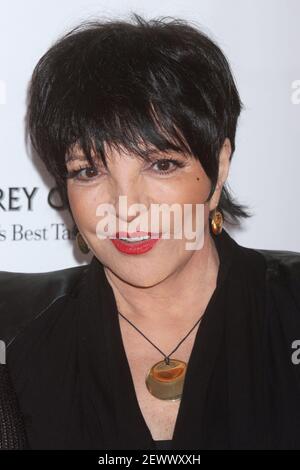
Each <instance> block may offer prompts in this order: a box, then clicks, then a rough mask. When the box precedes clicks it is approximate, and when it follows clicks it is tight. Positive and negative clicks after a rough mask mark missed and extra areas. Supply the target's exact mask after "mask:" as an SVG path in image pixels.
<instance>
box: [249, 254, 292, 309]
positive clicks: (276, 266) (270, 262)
mask: <svg viewBox="0 0 300 470" xmlns="http://www.w3.org/2000/svg"><path fill="white" fill-rule="evenodd" d="M256 251H258V252H259V253H261V254H262V255H263V256H264V258H265V261H266V265H267V270H266V279H267V282H268V285H269V286H272V287H273V289H276V290H280V291H283V290H285V291H286V292H289V294H290V295H291V296H292V298H293V301H294V302H295V303H296V305H297V306H298V313H299V315H298V316H299V318H300V253H299V252H296V251H288V250H262V249H256ZM278 294H279V292H278Z"/></svg>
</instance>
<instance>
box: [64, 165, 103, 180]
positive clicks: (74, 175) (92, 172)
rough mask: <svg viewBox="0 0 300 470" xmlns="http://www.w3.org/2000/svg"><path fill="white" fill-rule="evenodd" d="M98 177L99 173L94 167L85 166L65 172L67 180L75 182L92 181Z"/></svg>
mask: <svg viewBox="0 0 300 470" xmlns="http://www.w3.org/2000/svg"><path fill="white" fill-rule="evenodd" d="M98 175H99V171H98V169H97V168H96V167H93V166H86V167H83V168H78V170H71V171H68V172H67V175H66V177H67V178H68V179H74V180H76V181H84V182H88V181H92V180H94V179H95V178H96V177H97V176H98Z"/></svg>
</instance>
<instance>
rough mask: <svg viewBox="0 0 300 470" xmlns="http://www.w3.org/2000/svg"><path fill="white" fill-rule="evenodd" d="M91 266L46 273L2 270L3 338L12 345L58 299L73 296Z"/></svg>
mask: <svg viewBox="0 0 300 470" xmlns="http://www.w3.org/2000/svg"><path fill="white" fill-rule="evenodd" d="M87 266H88V265H81V266H75V267H71V268H66V269H60V270H57V271H50V272H43V273H18V272H7V271H0V339H1V340H2V341H4V342H5V343H6V345H7V346H8V345H9V343H10V342H11V341H12V340H13V338H14V337H15V336H16V335H17V334H18V332H19V331H20V330H21V329H22V328H23V327H24V326H25V325H26V324H27V323H28V322H30V321H31V320H33V319H34V318H35V317H36V316H38V315H40V314H41V313H42V312H43V311H45V310H46V309H47V308H48V307H49V306H50V305H51V304H53V303H54V302H55V301H56V300H57V299H59V298H61V297H63V296H66V295H72V292H73V290H74V289H75V286H76V285H77V283H78V282H79V281H80V279H81V278H82V276H83V274H84V273H85V272H86V270H87ZM75 290H76V289H75Z"/></svg>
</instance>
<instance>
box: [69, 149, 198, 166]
mask: <svg viewBox="0 0 300 470" xmlns="http://www.w3.org/2000/svg"><path fill="white" fill-rule="evenodd" d="M167 153H168V149H166V150H161V151H160V150H154V149H153V150H150V151H149V153H148V156H149V158H150V159H153V158H155V157H166V156H167V155H166V154H167ZM170 153H173V154H175V155H176V154H177V155H180V156H182V157H183V158H185V159H188V158H189V155H186V154H185V153H184V152H183V151H182V150H181V149H178V150H173V149H171V150H170ZM76 160H79V161H87V159H86V157H85V156H84V155H82V156H79V155H68V156H67V157H66V160H65V161H66V163H68V162H72V161H76Z"/></svg>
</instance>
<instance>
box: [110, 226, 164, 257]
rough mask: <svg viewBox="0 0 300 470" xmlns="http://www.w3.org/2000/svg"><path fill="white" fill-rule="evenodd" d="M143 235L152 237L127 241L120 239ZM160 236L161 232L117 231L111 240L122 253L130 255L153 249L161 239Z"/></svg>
mask: <svg viewBox="0 0 300 470" xmlns="http://www.w3.org/2000/svg"><path fill="white" fill-rule="evenodd" d="M142 236H150V238H148V239H146V240H141V241H125V240H121V239H120V237H127V238H129V239H130V238H135V237H142ZM159 237H160V234H159V233H151V232H134V233H131V234H128V233H126V232H117V233H116V238H111V241H112V243H113V244H114V246H115V247H116V248H117V250H119V251H120V252H121V253H126V254H128V255H141V254H143V253H147V251H150V250H152V248H153V247H154V245H155V244H156V243H157V242H158V241H159Z"/></svg>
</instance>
